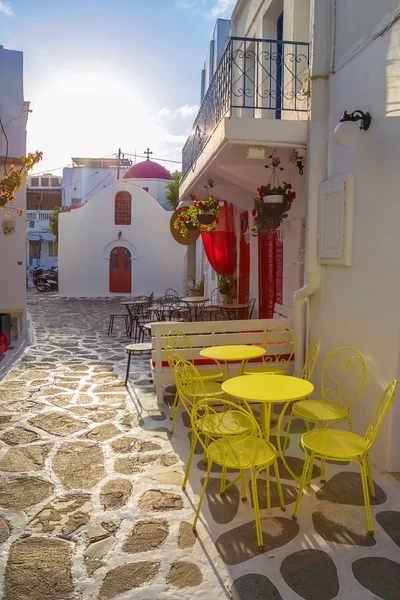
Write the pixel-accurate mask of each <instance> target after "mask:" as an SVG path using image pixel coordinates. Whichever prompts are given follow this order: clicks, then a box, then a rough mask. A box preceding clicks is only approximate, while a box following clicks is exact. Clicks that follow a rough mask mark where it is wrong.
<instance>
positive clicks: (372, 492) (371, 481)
mask: <svg viewBox="0 0 400 600" xmlns="http://www.w3.org/2000/svg"><path fill="white" fill-rule="evenodd" d="M365 466H366V469H367V476H368V483H369V489H370V492H371V498H373V499H374V500H375V499H376V492H375V485H374V480H373V479H372V471H371V463H370V460H369V456H366V457H365Z"/></svg>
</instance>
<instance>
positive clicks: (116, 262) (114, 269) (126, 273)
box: [110, 246, 132, 294]
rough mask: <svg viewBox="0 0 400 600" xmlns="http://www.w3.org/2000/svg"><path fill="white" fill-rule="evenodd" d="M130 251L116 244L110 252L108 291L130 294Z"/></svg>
mask: <svg viewBox="0 0 400 600" xmlns="http://www.w3.org/2000/svg"><path fill="white" fill-rule="evenodd" d="M131 265H132V263H131V253H130V252H129V250H128V249H127V248H122V247H121V246H117V247H116V248H113V249H112V250H111V252H110V292H120V293H125V294H130V293H131V291H132V266H131Z"/></svg>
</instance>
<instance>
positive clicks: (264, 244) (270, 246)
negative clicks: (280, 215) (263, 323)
mask: <svg viewBox="0 0 400 600" xmlns="http://www.w3.org/2000/svg"><path fill="white" fill-rule="evenodd" d="M282 290H283V243H282V242H280V241H279V240H278V236H277V235H276V233H275V231H271V232H269V233H261V234H260V235H259V236H258V291H259V300H260V305H259V317H260V319H272V318H273V316H274V307H275V303H277V304H282Z"/></svg>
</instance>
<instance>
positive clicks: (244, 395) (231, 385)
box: [222, 373, 314, 481]
mask: <svg viewBox="0 0 400 600" xmlns="http://www.w3.org/2000/svg"><path fill="white" fill-rule="evenodd" d="M222 389H223V390H224V392H226V393H227V394H229V396H233V397H234V398H239V400H246V401H247V402H259V403H260V404H261V427H262V429H263V432H264V434H265V437H266V440H267V441H269V438H270V423H271V409H272V405H273V404H274V402H279V403H285V404H284V407H283V409H282V411H281V414H280V415H279V420H278V427H277V433H276V436H277V446H278V452H279V454H280V457H281V459H282V462H283V464H284V465H285V467H286V469H287V471H288V472H289V473H290V475H291V476H292V477H293V478H294V479H296V480H297V481H300V480H299V478H298V477H296V475H295V474H294V473H293V471H292V470H291V469H290V467H289V465H288V464H287V462H286V460H285V456H284V453H283V451H282V445H281V427H282V420H283V417H284V416H285V412H286V409H287V407H288V406H289V404H290V403H291V402H294V401H295V400H302V399H303V398H307V397H308V396H310V395H311V394H312V393H313V391H314V386H313V384H312V383H310V382H309V381H307V380H306V379H300V378H299V377H292V376H289V375H272V374H269V373H260V374H257V375H242V376H241V377H233V378H232V379H228V380H227V381H224V383H223V384H222Z"/></svg>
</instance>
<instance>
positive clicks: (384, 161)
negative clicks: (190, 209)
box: [180, 0, 400, 471]
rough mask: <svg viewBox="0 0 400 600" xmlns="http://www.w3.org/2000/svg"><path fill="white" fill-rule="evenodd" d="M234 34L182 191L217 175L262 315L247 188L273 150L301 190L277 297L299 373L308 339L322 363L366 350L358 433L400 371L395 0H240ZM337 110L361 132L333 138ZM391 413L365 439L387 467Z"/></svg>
mask: <svg viewBox="0 0 400 600" xmlns="http://www.w3.org/2000/svg"><path fill="white" fill-rule="evenodd" d="M231 36H232V37H231V39H230V41H229V43H228V45H227V51H226V52H225V54H224V55H223V56H222V58H221V61H220V63H219V66H218V68H217V71H216V74H215V75H214V82H213V83H212V84H211V85H210V87H209V89H208V90H207V92H206V94H205V97H204V100H203V103H202V105H201V107H200V111H199V114H198V116H197V118H196V121H195V123H194V126H193V129H192V132H191V134H190V136H189V138H188V141H187V143H186V146H185V147H184V150H183V180H182V184H181V188H180V197H181V199H182V200H186V199H188V197H189V195H190V194H193V193H194V194H195V195H196V196H197V197H199V198H201V197H202V191H201V189H202V185H203V184H204V182H205V180H206V179H207V178H208V177H212V178H213V179H214V180H215V185H216V187H215V191H214V194H215V196H216V197H217V198H218V199H219V200H225V201H228V202H230V203H232V204H233V206H234V211H235V219H236V232H235V233H236V254H237V257H238V258H237V261H236V271H235V275H236V278H237V280H238V282H239V283H238V285H239V288H240V285H241V281H242V280H243V272H242V270H241V262H243V261H242V256H245V255H246V253H243V252H241V248H243V246H244V243H247V241H248V242H249V244H248V246H249V250H248V254H249V256H248V259H247V260H248V263H249V269H248V270H249V272H248V274H246V278H247V279H248V289H249V292H250V296H251V297H255V298H256V299H257V304H256V311H255V313H254V314H257V312H258V314H259V315H260V316H264V315H263V314H262V311H263V302H262V294H263V281H265V280H267V279H268V275H267V273H265V272H264V271H263V268H262V266H260V265H261V263H262V261H263V260H264V258H265V257H264V253H265V247H264V245H263V243H262V236H258V237H252V236H249V235H248V232H247V230H246V227H245V226H246V222H247V223H248V227H249V229H251V226H252V221H253V219H252V208H253V199H254V197H255V196H256V195H257V188H258V186H260V185H261V184H264V185H265V184H266V183H267V179H268V172H266V171H265V168H264V165H265V164H266V163H267V162H268V156H270V155H271V153H273V151H274V150H275V152H276V153H277V154H279V156H280V159H281V161H282V166H283V167H284V169H285V170H284V171H283V172H282V178H283V179H285V180H286V181H287V180H289V181H290V182H291V183H292V184H293V188H294V189H295V190H296V192H297V198H296V200H295V201H294V203H293V206H292V208H291V210H290V212H289V216H288V221H289V223H290V225H291V227H290V228H289V231H286V233H285V239H284V241H283V249H282V255H281V257H280V259H281V260H282V262H283V273H282V279H283V285H282V288H283V289H282V294H281V298H280V300H281V302H277V301H276V299H275V303H276V304H280V305H281V306H280V307H279V308H281V309H282V310H284V311H286V312H287V311H294V315H295V329H296V331H295V333H296V339H297V347H296V369H297V372H298V373H299V372H300V370H301V366H302V364H303V358H304V352H305V351H306V349H307V347H308V346H309V344H310V343H311V342H312V341H314V340H316V339H321V341H322V350H321V356H320V360H319V364H318V366H317V373H319V372H320V369H321V366H322V361H323V360H324V358H325V357H326V356H327V354H328V353H329V352H330V351H332V350H333V349H335V348H337V347H340V346H350V347H354V348H356V349H357V350H358V351H359V352H361V354H362V355H363V356H364V357H365V360H366V365H367V371H368V375H367V382H366V385H365V387H364V390H363V393H362V394H361V396H360V398H359V399H358V400H357V401H356V403H355V404H354V406H353V407H352V418H353V422H354V425H355V429H356V431H357V432H358V433H360V434H364V433H365V430H366V426H367V424H368V422H369V420H370V418H371V416H372V414H373V410H374V408H375V406H376V405H377V403H378V401H379V398H380V396H381V394H382V391H383V389H384V388H385V387H386V385H387V384H388V383H389V382H390V381H391V380H392V379H393V378H395V377H397V378H399V376H400V367H399V364H400V363H399V356H400V337H399V325H400V323H399V320H400V319H399V317H400V315H399V308H398V307H399V300H400V298H399V296H400V285H399V284H398V282H397V279H398V278H397V272H398V256H399V243H400V242H399V236H398V233H397V229H398V222H399V219H400V205H399V203H398V202H397V192H396V189H397V185H396V184H397V181H396V176H397V145H398V144H397V140H398V139H399V133H400V131H399V127H400V124H399V123H400V121H398V120H397V118H398V110H399V106H398V102H397V96H399V94H400V93H399V91H398V86H397V80H398V78H399V72H398V71H399V61H398V54H399V47H400V25H399V2H398V1H395V0H382V1H381V2H373V1H372V0H371V1H368V2H366V1H365V0H355V1H354V2H351V3H350V2H346V1H345V0H295V1H293V0H252V1H251V2H250V1H249V0H239V1H238V2H237V3H236V6H235V8H234V11H233V14H232V26H231ZM309 44H310V45H309ZM266 56H268V57H269V60H270V61H271V62H270V64H269V65H267V64H266V63H265V62H264V57H266ZM277 81H278V83H277ZM210 106H212V107H216V108H215V109H213V110H210ZM345 111H347V112H348V113H350V114H351V113H353V111H362V113H367V112H368V113H370V114H371V117H372V122H371V126H370V128H369V129H368V130H366V131H361V132H360V136H359V137H360V139H359V141H358V143H356V144H354V146H353V147H346V148H345V147H341V146H340V145H338V143H337V142H336V141H335V138H334V129H335V127H336V125H337V124H338V123H339V121H340V119H341V118H342V115H343V113H344V112H345ZM356 114H358V113H356ZM360 124H362V121H359V122H358V125H360ZM263 151H265V153H264V154H263ZM257 157H258V158H257ZM300 171H303V175H301V174H300ZM246 219H247V221H246ZM244 233H246V242H245V241H244ZM196 245H197V247H196V253H197V278H198V279H201V278H202V277H204V280H205V287H206V294H207V295H209V293H210V291H211V290H212V289H214V288H215V287H216V274H215V273H214V272H213V270H212V269H211V267H210V266H209V265H208V261H207V260H206V259H205V254H204V250H203V247H202V243H201V240H199V241H198V242H197V243H196ZM304 249H305V257H306V264H305V265H302V264H301V263H302V258H303V256H304ZM268 294H269V290H268V289H267V290H266V295H267V296H268ZM314 380H315V381H314V383H315V385H316V390H317V393H318V388H319V381H318V377H314ZM399 419H400V402H399V400H398V398H397V399H396V401H395V405H394V408H393V409H392V412H391V414H390V417H389V418H387V420H386V421H385V423H384V432H383V433H382V434H381V435H380V436H379V438H378V440H377V442H376V444H375V445H374V448H373V453H372V459H373V461H374V462H375V464H377V465H378V466H379V467H380V468H382V469H387V470H390V471H399V470H400V441H399V440H398V436H397V435H396V429H397V422H398V421H399Z"/></svg>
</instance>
